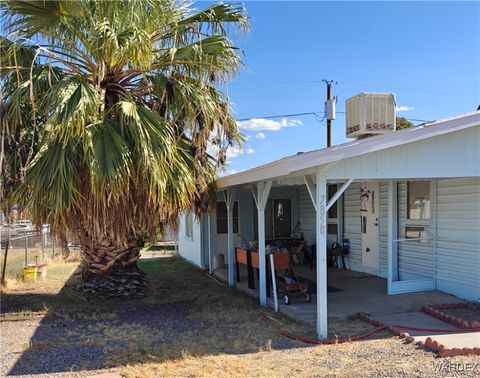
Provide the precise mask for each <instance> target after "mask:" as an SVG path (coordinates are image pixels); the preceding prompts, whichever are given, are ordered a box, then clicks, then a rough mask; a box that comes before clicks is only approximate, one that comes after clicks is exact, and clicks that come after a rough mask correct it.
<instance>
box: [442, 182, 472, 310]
mask: <svg viewBox="0 0 480 378" xmlns="http://www.w3.org/2000/svg"><path fill="white" fill-rule="evenodd" d="M437 219H438V220H437V245H436V273H437V274H436V278H437V288H438V289H439V290H442V291H445V292H447V293H451V294H454V295H456V296H458V297H461V298H465V299H470V300H475V301H480V179H479V178H474V179H443V180H438V182H437Z"/></svg>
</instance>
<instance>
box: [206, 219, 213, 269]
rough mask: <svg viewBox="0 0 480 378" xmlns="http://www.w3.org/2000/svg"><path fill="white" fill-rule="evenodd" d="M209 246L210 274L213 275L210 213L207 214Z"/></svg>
mask: <svg viewBox="0 0 480 378" xmlns="http://www.w3.org/2000/svg"><path fill="white" fill-rule="evenodd" d="M207 246H208V272H209V273H210V274H213V256H212V225H211V218H210V212H207Z"/></svg>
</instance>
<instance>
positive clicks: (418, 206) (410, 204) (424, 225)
mask: <svg viewBox="0 0 480 378" xmlns="http://www.w3.org/2000/svg"><path fill="white" fill-rule="evenodd" d="M430 204H431V201H430V181H408V182H407V214H406V220H405V239H416V240H417V241H418V242H420V243H428V226H429V223H430Z"/></svg>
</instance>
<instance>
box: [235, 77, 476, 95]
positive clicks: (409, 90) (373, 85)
mask: <svg viewBox="0 0 480 378" xmlns="http://www.w3.org/2000/svg"><path fill="white" fill-rule="evenodd" d="M323 83H325V79H323V80H296V81H295V80H293V81H257V82H249V83H248V82H247V83H230V84H229V85H231V86H244V85H245V86H248V85H291V84H323ZM332 83H333V84H335V85H337V84H343V85H350V86H357V87H371V88H385V89H394V90H398V91H405V92H420V93H433V94H440V95H449V96H450V95H451V96H471V97H478V96H479V94H478V93H477V94H473V93H459V92H449V91H435V90H431V89H423V88H405V87H394V86H388V85H377V84H365V83H353V82H349V81H336V80H332Z"/></svg>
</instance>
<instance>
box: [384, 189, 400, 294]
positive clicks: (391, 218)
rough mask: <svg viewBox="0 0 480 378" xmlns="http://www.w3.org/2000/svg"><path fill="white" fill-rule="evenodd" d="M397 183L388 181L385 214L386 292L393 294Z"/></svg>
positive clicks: (396, 258)
mask: <svg viewBox="0 0 480 378" xmlns="http://www.w3.org/2000/svg"><path fill="white" fill-rule="evenodd" d="M397 219H398V218H397V183H396V181H393V180H390V181H389V182H388V216H387V239H388V255H387V259H388V294H393V290H392V282H394V281H398V245H397V242H396V240H397V238H398V237H397V236H398V235H397V234H398V227H397Z"/></svg>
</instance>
